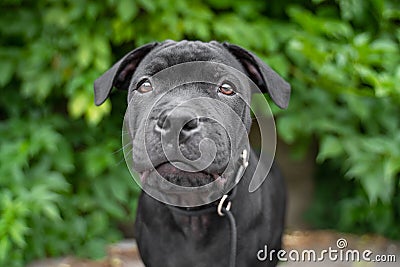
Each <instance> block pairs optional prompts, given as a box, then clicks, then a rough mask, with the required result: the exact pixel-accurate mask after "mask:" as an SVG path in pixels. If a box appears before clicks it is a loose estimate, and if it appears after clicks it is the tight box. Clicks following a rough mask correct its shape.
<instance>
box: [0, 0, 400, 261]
mask: <svg viewBox="0 0 400 267" xmlns="http://www.w3.org/2000/svg"><path fill="white" fill-rule="evenodd" d="M0 10H1V14H2V15H1V16H0V25H1V26H0V30H1V41H0V45H1V49H0V55H1V60H0V87H1V97H0V266H10V267H12V266H23V265H24V264H25V263H26V262H28V261H31V260H32V259H35V258H43V257H51V256H57V255H65V254H74V255H77V256H83V257H94V258H96V257H102V256H103V254H104V246H105V244H107V243H109V242H112V241H116V240H118V239H120V238H122V234H121V232H120V231H119V230H118V227H117V226H118V225H120V224H121V223H124V222H129V221H133V220H134V214H135V205H136V198H137V196H138V194H139V189H138V188H137V186H136V185H135V183H134V182H133V180H132V178H131V177H130V175H129V173H128V170H127V168H126V166H125V162H124V159H123V154H122V151H121V140H120V139H121V138H120V136H121V126H122V116H123V114H124V109H125V103H126V100H125V97H126V95H125V94H124V93H123V92H118V93H116V94H114V95H113V97H112V99H111V100H108V101H107V102H106V104H105V105H103V106H101V107H95V106H94V104H93V89H92V88H93V86H92V84H93V81H94V80H95V78H97V77H98V76H99V75H100V74H101V73H103V72H104V71H105V70H106V69H108V68H109V67H110V66H111V65H112V64H113V62H115V61H117V60H118V59H119V58H120V57H122V56H123V55H124V54H125V53H127V52H128V51H130V50H132V49H133V48H135V47H137V46H139V45H142V44H145V43H147V42H152V41H155V40H157V41H162V40H164V39H174V40H181V39H190V40H195V39H199V40H203V41H210V40H218V41H229V42H231V43H235V44H238V45H241V46H243V47H245V48H247V49H249V50H252V51H254V52H256V53H257V54H258V55H260V57H261V58H263V59H264V60H265V61H266V62H267V63H268V64H269V65H270V66H272V67H273V68H274V69H275V70H277V72H279V73H280V74H281V75H282V76H283V77H284V78H285V79H286V80H288V81H289V82H290V83H291V85H292V88H293V94H292V99H291V103H290V105H289V109H288V110H284V111H281V110H278V109H277V108H275V107H274V113H275V115H276V118H277V128H278V133H279V137H280V138H281V140H283V141H284V142H285V143H287V144H290V147H291V151H292V152H291V157H294V158H299V159H300V158H302V156H304V154H305V153H306V152H307V150H308V149H309V147H310V144H311V143H313V142H316V143H317V144H318V155H317V157H316V159H315V160H316V162H317V166H318V171H317V172H316V175H315V177H314V179H315V184H316V190H315V192H316V195H315V200H314V201H313V204H312V206H311V207H310V210H309V211H308V213H307V219H308V222H309V223H310V225H312V226H313V227H315V228H319V229H323V228H330V229H336V230H339V231H346V232H353V233H359V234H362V233H378V234H381V235H384V236H386V237H389V238H393V239H400V227H399V225H400V49H399V43H400V27H399V26H400V4H399V1H396V0H326V1H324V0H313V1H306V0H274V1H257V0H254V1H227V0H208V1H172V0H157V1H147V0H137V1H132V0H121V1H117V0H108V1H95V0H76V1H56V0H38V1H18V0H14V1H12V0H5V1H2V3H1V7H0Z"/></svg>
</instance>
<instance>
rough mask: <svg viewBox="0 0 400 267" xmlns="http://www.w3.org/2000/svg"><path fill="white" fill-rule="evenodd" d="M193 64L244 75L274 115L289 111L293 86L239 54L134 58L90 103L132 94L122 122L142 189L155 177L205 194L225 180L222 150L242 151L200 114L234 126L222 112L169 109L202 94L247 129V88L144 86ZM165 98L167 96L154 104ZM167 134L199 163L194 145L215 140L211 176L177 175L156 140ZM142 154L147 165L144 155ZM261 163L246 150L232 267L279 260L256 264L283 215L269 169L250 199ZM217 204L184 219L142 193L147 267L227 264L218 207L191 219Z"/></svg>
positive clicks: (167, 48)
mask: <svg viewBox="0 0 400 267" xmlns="http://www.w3.org/2000/svg"><path fill="white" fill-rule="evenodd" d="M198 61H201V62H216V63H221V64H224V65H227V66H230V67H232V68H234V69H236V70H238V71H240V72H242V73H244V74H245V75H247V76H248V77H249V78H250V79H251V80H252V81H253V82H254V83H255V84H256V85H257V86H258V88H259V89H260V90H261V91H262V92H265V93H268V94H269V95H270V97H271V98H272V100H273V101H274V102H275V104H277V105H278V106H279V107H281V108H286V107H287V105H288V102H289V97H290V86H289V84H288V83H286V82H285V81H284V80H283V79H282V78H280V77H279V76H278V75H277V74H276V73H275V72H274V71H273V70H272V69H271V68H270V67H268V66H267V65H266V64H265V63H263V62H262V61H261V60H260V59H259V58H258V57H257V56H255V55H254V54H252V53H250V52H249V51H247V50H245V49H243V48H241V47H239V46H236V45H232V44H228V43H218V42H214V41H213V42H210V43H203V42H198V41H181V42H174V41H165V42H162V43H151V44H147V45H144V46H142V47H139V48H137V49H135V50H133V51H132V52H130V53H128V54H127V55H126V56H125V57H124V58H122V59H121V60H120V61H119V62H117V63H116V64H115V65H114V66H113V67H112V68H111V69H110V70H108V71H107V72H105V73H104V74H103V75H102V76H101V77H99V78H98V79H97V80H96V81H95V84H94V92H95V103H96V105H101V104H102V103H103V102H104V101H105V100H106V99H107V97H108V96H109V93H110V91H111V89H112V87H113V86H114V87H116V88H117V89H124V90H128V103H129V106H130V107H132V110H133V112H130V115H129V116H128V120H129V122H130V126H129V134H130V135H131V138H132V147H133V151H132V160H133V165H134V168H135V170H136V171H137V172H138V173H140V174H141V179H142V182H144V181H145V179H148V176H149V175H150V174H151V173H152V172H154V171H156V172H157V173H158V174H160V175H161V176H162V177H164V178H165V179H166V180H168V181H170V182H171V183H174V184H177V185H180V186H186V187H190V186H202V185H205V184H208V183H210V182H213V181H215V180H216V179H218V177H220V176H221V177H222V175H221V173H223V172H224V170H225V169H226V168H227V165H228V162H227V159H229V153H227V151H230V150H233V154H235V155H237V154H239V153H240V151H235V147H232V143H231V142H230V139H229V137H228V136H227V132H226V130H224V128H223V127H220V126H219V125H218V123H216V122H214V121H213V120H207V119H202V117H199V116H198V114H202V115H203V114H204V113H206V114H210V115H212V116H219V117H218V118H221V120H223V121H224V123H226V124H229V123H234V122H233V120H232V118H231V115H230V113H229V112H221V110H222V111H223V110H224V107H225V106H224V105H222V106H219V107H218V108H217V107H215V106H214V105H210V106H208V107H205V106H182V107H179V108H178V109H177V110H175V112H174V113H171V111H172V110H173V109H174V108H175V107H177V106H179V105H180V104H181V103H184V102H185V101H189V100H190V99H191V98H196V97H199V96H201V97H203V99H204V98H205V99H210V101H211V99H213V100H218V101H221V102H222V103H224V104H226V107H229V108H230V109H231V110H233V111H234V112H235V113H236V114H237V115H238V116H239V117H240V120H241V121H242V123H243V125H244V127H245V128H246V130H247V131H249V129H250V124H251V117H250V109H249V107H248V105H246V103H245V102H246V101H250V97H251V92H249V88H246V87H235V86H234V85H233V83H231V82H230V81H229V80H224V81H222V82H221V83H220V84H219V85H218V86H214V85H212V84H209V83H206V82H199V83H188V84H181V85H179V86H177V87H175V88H173V89H172V90H169V91H168V92H166V91H165V90H166V89H165V88H161V87H160V86H158V87H156V86H154V84H153V82H152V80H151V78H150V77H152V76H153V75H156V74H157V73H159V72H160V71H162V70H165V69H167V68H169V67H171V66H176V65H178V64H181V63H187V62H198ZM207 75H213V74H212V73H211V74H207ZM161 77H163V76H162V75H161ZM167 87H168V86H167ZM161 91H163V92H164V93H165V94H164V97H162V98H159V97H158V96H159V95H160V92H161ZM240 97H241V98H244V100H246V101H243V99H240ZM149 109H152V110H151V112H148V110H149ZM146 112H147V116H145V114H146ZM216 113H218V114H217V115H216ZM221 113H222V114H221ZM225 113H226V114H225ZM171 114H173V115H171ZM169 134H171V135H178V136H179V137H178V139H179V140H178V142H179V145H178V148H177V149H179V150H180V152H181V153H182V155H183V156H184V157H185V158H187V159H190V160H195V159H196V158H198V157H200V154H201V152H200V151H199V143H200V141H201V140H202V139H204V138H209V139H211V140H213V141H214V142H215V144H216V151H215V152H216V153H215V158H214V160H213V161H212V162H211V164H209V165H208V166H207V168H205V169H203V170H201V171H198V172H189V171H187V170H180V169H179V168H177V167H176V166H175V165H173V164H172V162H171V161H172V160H170V158H169V157H168V158H167V157H166V155H165V153H164V150H163V148H162V146H161V138H162V137H164V138H167V137H168V136H169ZM171 138H173V137H171ZM145 143H146V144H149V146H148V147H147V149H145V148H144V147H143V145H144V144H145ZM146 150H147V154H148V159H146V158H145V157H144V154H145V151H146ZM257 162H258V157H257V156H256V155H255V154H254V153H253V152H250V157H249V162H248V163H249V164H248V167H247V169H246V171H245V172H244V175H243V178H242V179H241V180H240V182H239V183H238V184H237V186H236V189H235V191H236V193H235V196H234V198H233V199H232V201H231V202H232V208H231V212H232V214H233V215H234V217H235V219H236V225H237V250H236V257H235V261H236V266H250V267H253V266H275V265H276V264H277V259H276V257H274V258H273V259H267V260H266V261H263V262H262V261H260V260H259V259H257V252H258V251H259V250H261V249H263V248H264V246H265V245H267V246H268V249H269V250H272V249H275V250H279V249H280V248H281V237H282V231H283V226H284V214H285V189H284V183H283V179H282V178H281V177H280V176H279V174H278V173H277V171H276V169H274V168H272V169H271V172H270V173H269V174H268V179H266V180H265V182H264V183H263V184H262V185H261V187H260V188H258V189H257V190H256V191H255V192H253V193H249V191H248V188H249V184H250V181H251V179H252V176H253V174H254V172H255V168H256V165H257ZM261 164H262V163H261ZM152 166H156V167H152ZM227 173H232V172H227ZM266 175H267V174H266V173H264V176H266ZM225 178H226V177H225ZM261 178H262V177H261ZM221 179H222V178H221ZM228 179H233V178H232V177H228ZM146 192H147V191H146ZM216 202H218V201H216ZM213 205H214V203H210V204H207V205H204V206H199V207H196V208H192V209H188V210H193V211H194V213H193V215H191V214H190V213H188V214H185V213H181V212H179V211H177V208H173V207H171V205H167V204H165V203H163V202H161V201H158V200H156V199H154V198H153V197H151V196H149V195H148V194H147V193H142V194H141V196H140V200H139V206H138V213H137V218H136V225H135V233H136V238H137V242H138V246H139V251H140V254H141V257H142V260H143V262H144V263H145V265H146V266H150V267H164V266H165V267H168V266H171V267H180V266H183V267H188V266H199V267H200V266H207V267H209V266H221V267H223V266H228V265H229V256H228V255H229V251H230V248H231V244H232V242H233V241H232V240H230V231H231V230H230V227H229V222H228V220H227V219H226V218H224V217H221V216H220V215H218V214H217V211H216V209H215V212H210V213H201V212H200V213H196V211H199V210H200V211H201V210H202V209H203V208H204V209H207V208H209V207H210V206H211V207H212V206H213ZM182 210H186V209H182ZM231 264H232V263H231Z"/></svg>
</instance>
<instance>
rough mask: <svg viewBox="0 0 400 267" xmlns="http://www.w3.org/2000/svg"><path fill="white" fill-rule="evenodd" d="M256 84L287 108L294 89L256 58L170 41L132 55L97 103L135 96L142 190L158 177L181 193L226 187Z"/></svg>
mask: <svg viewBox="0 0 400 267" xmlns="http://www.w3.org/2000/svg"><path fill="white" fill-rule="evenodd" d="M241 76H242V77H241ZM243 76H245V77H246V79H243ZM247 77H248V78H247ZM254 83H255V84H257V86H258V87H259V88H260V89H261V90H262V91H265V92H267V91H268V92H269V94H270V96H271V97H272V99H273V100H274V102H275V103H277V104H278V105H279V106H281V107H286V106H287V104H288V99H289V94H290V87H289V85H288V84H287V83H286V82H285V81H283V80H282V79H281V78H280V77H279V76H278V75H277V74H276V73H275V72H273V71H272V70H271V69H270V68H269V67H268V66H267V65H265V64H264V63H262V62H261V60H259V59H258V58H257V57H256V56H254V55H253V54H251V53H250V52H248V51H246V50H244V49H242V48H240V47H238V46H234V45H230V44H226V43H224V44H220V43H217V42H210V43H203V42H198V41H196V42H191V41H181V42H173V41H166V42H163V43H153V44H148V45H145V46H142V47H140V48H138V49H136V50H134V51H132V52H131V53H129V54H128V55H126V56H125V57H124V58H123V59H122V60H120V61H119V62H118V63H117V64H116V65H114V66H113V67H112V68H111V69H110V70H109V71H107V72H106V73H105V74H104V75H103V76H101V77H100V78H99V79H98V80H96V82H95V101H96V104H97V105H99V104H101V103H102V102H104V101H105V99H106V98H107V97H108V94H109V92H110V90H111V87H112V86H115V87H117V88H119V89H125V90H128V111H127V114H126V118H125V123H126V131H127V132H126V134H127V135H129V140H130V142H132V152H131V153H132V155H131V156H132V164H133V168H134V169H135V170H136V171H137V172H138V173H140V176H141V181H142V183H145V182H146V180H148V179H149V178H148V177H150V176H151V175H152V174H154V173H157V174H159V176H161V177H163V178H164V179H166V180H167V181H169V182H171V183H173V184H176V185H179V186H185V187H195V186H196V187H197V186H203V185H206V184H209V183H211V182H214V181H216V180H218V183H217V184H218V185H219V186H222V187H223V186H224V185H225V183H226V181H227V180H228V178H230V177H228V176H232V175H231V174H232V173H234V168H232V166H234V165H232V164H231V165H230V164H229V162H230V161H231V160H232V158H237V155H238V153H239V152H240V151H237V150H238V148H239V147H240V146H241V144H242V143H244V141H243V136H246V135H247V132H248V131H249V128H250V124H251V117H250V108H249V105H248V104H249V102H250V99H251V93H252V92H251V84H253V85H254ZM204 140H206V141H204Z"/></svg>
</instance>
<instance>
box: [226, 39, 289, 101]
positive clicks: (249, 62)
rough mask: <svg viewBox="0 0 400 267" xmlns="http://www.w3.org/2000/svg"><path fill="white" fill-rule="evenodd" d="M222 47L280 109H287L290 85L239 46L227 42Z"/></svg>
mask: <svg viewBox="0 0 400 267" xmlns="http://www.w3.org/2000/svg"><path fill="white" fill-rule="evenodd" d="M222 45H223V46H224V47H225V48H226V49H228V51H229V52H230V53H231V54H233V55H234V56H235V57H236V58H237V59H238V60H239V62H240V63H241V64H242V66H243V67H244V68H245V70H246V72H247V74H248V76H249V77H250V79H251V80H252V81H253V82H254V83H255V84H256V85H257V86H258V87H259V88H260V90H261V92H263V93H267V92H268V94H269V95H270V96H271V98H272V100H273V101H274V103H275V104H276V105H278V106H279V107H280V108H287V106H288V104H289V98H290V85H289V83H287V82H286V81H285V80H283V79H282V78H281V77H280V76H279V75H278V74H277V73H276V72H275V71H273V70H272V69H271V67H269V66H268V65H267V64H265V63H264V62H263V61H262V60H261V59H260V58H258V57H257V56H256V55H254V54H253V53H251V52H249V51H247V50H246V49H244V48H241V47H240V46H237V45H233V44H230V43H227V42H224V43H222Z"/></svg>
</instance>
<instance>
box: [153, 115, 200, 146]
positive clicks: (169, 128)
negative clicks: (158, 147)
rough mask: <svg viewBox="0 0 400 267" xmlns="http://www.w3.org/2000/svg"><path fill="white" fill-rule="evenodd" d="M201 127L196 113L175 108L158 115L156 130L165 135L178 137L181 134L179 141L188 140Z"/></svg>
mask: <svg viewBox="0 0 400 267" xmlns="http://www.w3.org/2000/svg"><path fill="white" fill-rule="evenodd" d="M199 128H200V121H199V118H198V117H197V116H196V114H194V113H192V112H190V111H188V110H183V109H182V110H180V109H175V110H174V111H173V112H168V111H165V112H163V113H161V115H160V116H159V117H158V120H157V124H156V126H155V131H157V132H160V133H161V134H162V135H163V137H168V138H176V136H177V135H178V134H179V142H180V143H182V142H184V141H186V140H187V139H188V138H189V137H190V136H191V135H193V134H194V133H195V132H197V131H198V130H199Z"/></svg>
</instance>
